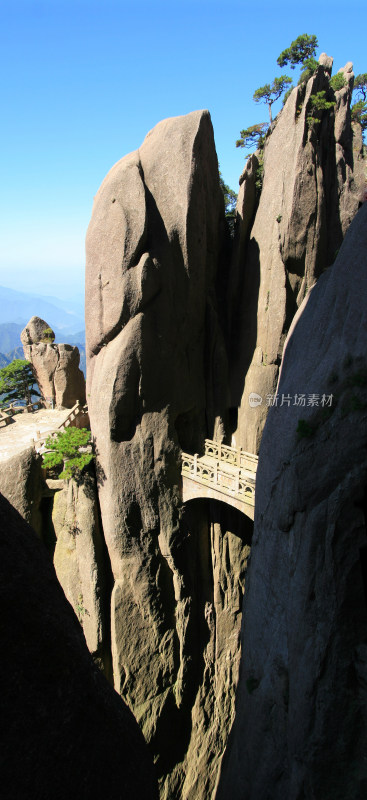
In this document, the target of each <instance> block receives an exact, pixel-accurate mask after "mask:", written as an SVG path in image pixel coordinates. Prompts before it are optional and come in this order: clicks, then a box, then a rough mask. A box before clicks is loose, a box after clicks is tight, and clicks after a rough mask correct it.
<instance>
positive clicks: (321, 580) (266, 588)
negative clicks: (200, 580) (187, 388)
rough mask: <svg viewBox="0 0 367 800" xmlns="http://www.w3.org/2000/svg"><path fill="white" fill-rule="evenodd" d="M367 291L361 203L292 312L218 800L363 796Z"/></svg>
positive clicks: (366, 226) (268, 433)
mask: <svg viewBox="0 0 367 800" xmlns="http://www.w3.org/2000/svg"><path fill="white" fill-rule="evenodd" d="M366 297H367V205H364V206H362V208H361V209H360V211H359V212H358V214H357V216H356V218H355V220H354V221H353V223H352V224H351V226H350V228H349V229H348V232H347V234H346V237H345V241H344V243H343V245H342V247H341V249H340V252H339V254H338V257H337V259H336V261H335V264H334V265H333V266H332V267H331V268H330V269H329V270H327V271H326V272H325V273H324V274H323V275H322V276H321V277H320V278H319V280H318V282H317V284H316V285H315V286H314V288H313V289H312V290H311V291H310V292H309V294H308V296H307V298H306V300H305V301H304V303H303V305H302V306H301V308H300V310H299V312H298V314H297V316H296V317H295V319H294V321H293V324H292V328H291V331H290V334H289V337H288V340H287V343H286V346H285V351H284V356H283V361H282V367H281V373H280V380H279V386H278V394H279V396H280V397H283V396H284V397H290V398H292V400H291V402H290V404H289V405H288V402H287V403H285V404H283V405H280V406H278V407H273V408H271V410H270V413H269V416H268V419H267V423H266V426H265V430H264V436H263V439H262V443H261V449H260V458H259V467H258V472H257V488H256V511H255V530H254V538H253V548H252V552H251V565H250V567H249V577H248V581H247V586H246V597H245V602H244V616H243V632H242V661H241V676H240V683H239V689H238V694H237V701H236V718H235V723H234V726H233V730H232V733H231V737H230V741H229V745H228V749H227V754H226V758H225V762H224V765H223V772H222V778H221V782H220V787H219V791H218V794H217V800H227V798H229V797H230V798H231V800H240V799H241V800H265V798H269V797H271V798H272V800H285V798H289V800H293V798H296V797H297V798H298V797H307V798H309V797H313V798H315V800H329V799H330V800H331V798H333V800H339V799H340V800H344V798H350V800H360V798H361V797H364V796H365V793H366V786H367V773H366V766H365V753H366V747H367V724H366V720H367V716H366V711H367V690H366V687H367V644H366V630H367V628H366V625H367V557H366V553H367V541H366V531H367V527H366V526H367V521H366V520H367V455H366V454H367V358H366V352H367V334H366V331H367V311H366ZM301 394H304V395H305V396H306V401H305V402H306V405H303V403H302V402H299V403H298V405H297V404H296V403H295V402H294V398H295V397H298V398H300V395H301ZM309 396H311V397H313V402H314V403H316V405H315V404H312V402H309V401H308V399H309ZM331 396H332V402H331V404H330V402H329V398H330V397H331Z"/></svg>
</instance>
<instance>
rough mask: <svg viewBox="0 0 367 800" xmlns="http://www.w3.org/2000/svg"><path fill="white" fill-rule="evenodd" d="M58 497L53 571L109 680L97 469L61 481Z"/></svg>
mask: <svg viewBox="0 0 367 800" xmlns="http://www.w3.org/2000/svg"><path fill="white" fill-rule="evenodd" d="M58 483H62V484H63V488H62V489H61V490H58V491H56V492H55V494H54V498H53V508H52V525H53V529H54V534H55V537H56V546H55V551H54V567H55V571H56V575H57V578H58V580H59V581H60V584H61V586H62V588H63V590H64V592H65V596H66V598H67V599H68V600H69V603H70V605H71V606H72V607H73V609H74V611H75V613H76V614H77V616H78V619H79V622H80V624H81V626H82V628H83V632H84V636H85V640H86V643H87V645H88V649H89V652H90V653H92V655H93V658H94V660H95V661H96V662H97V663H98V664H99V665H100V666H101V668H102V669H103V670H104V672H105V674H106V676H107V677H108V678H111V659H110V641H109V640H110V635H109V613H107V610H108V605H109V603H108V600H109V590H110V574H109V569H108V567H109V564H108V557H107V558H106V554H105V551H104V541H103V533H102V531H101V526H100V520H99V511H98V500H97V488H96V484H95V477H94V468H93V466H91V467H90V468H89V469H88V470H84V472H83V476H82V478H81V479H79V480H78V481H76V480H74V479H72V480H70V481H62V482H61V481H60V482H58Z"/></svg>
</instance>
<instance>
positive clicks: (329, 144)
mask: <svg viewBox="0 0 367 800" xmlns="http://www.w3.org/2000/svg"><path fill="white" fill-rule="evenodd" d="M321 61H322V64H321V65H320V67H319V69H318V72H317V73H316V75H314V76H313V77H312V78H311V79H310V80H309V81H308V83H307V84H301V85H300V86H298V87H296V88H295V89H294V90H293V92H292V93H291V95H290V97H289V99H288V101H287V103H286V105H285V106H284V108H283V110H282V111H281V112H280V114H278V117H277V119H276V121H275V123H274V124H273V126H272V129H271V133H270V135H269V136H268V137H267V140H266V144H265V151H264V154H263V159H264V165H263V184H262V189H261V194H260V195H259V193H258V197H257V198H256V197H254V191H255V190H254V184H255V181H256V178H257V182H258V183H259V180H260V178H261V175H260V172H261V170H260V171H259V167H258V166H256V162H255V161H254V157H253V156H252V157H251V158H250V161H249V163H248V165H247V167H246V170H245V173H244V175H243V180H242V186H241V188H240V193H239V197H238V206H237V218H238V226H237V239H236V242H235V248H234V260H233V265H232V269H231V278H230V288H229V298H230V314H231V344H230V351H231V406H232V407H233V408H238V425H237V428H236V431H235V433H234V443H235V444H236V445H237V446H238V445H239V446H241V447H243V448H244V449H245V450H248V451H250V452H258V449H259V444H260V440H261V435H262V430H263V426H264V423H265V419H266V414H267V411H268V407H267V400H266V398H267V395H273V394H274V392H275V387H276V383H277V379H278V371H279V364H280V360H281V356H282V351H283V346H284V341H285V337H286V334H287V332H288V330H289V327H290V324H291V321H292V319H293V317H294V315H295V313H296V311H297V308H298V307H299V305H300V304H301V302H302V300H303V298H304V297H305V295H306V293H307V291H308V290H309V288H310V287H311V286H312V285H313V283H314V282H315V281H316V280H317V279H318V277H319V276H320V274H321V272H322V271H323V270H324V269H325V268H327V267H328V266H330V264H332V263H333V261H334V259H335V257H336V254H337V252H338V249H339V248H340V245H341V243H342V240H343V237H344V235H345V232H346V230H347V229H348V226H349V224H350V222H351V220H352V219H353V217H354V215H355V213H356V211H357V209H358V204H359V200H360V191H361V186H362V183H363V181H364V175H363V160H362V139H361V132H360V126H354V129H353V130H352V126H351V119H350V100H351V91H352V85H353V72H352V65H351V64H347V65H346V67H345V68H344V70H342V72H343V74H344V77H345V83H346V85H345V88H343V89H341V90H340V91H338V92H336V94H335V95H334V93H333V91H332V90H331V88H330V84H329V71H330V63H329V62H330V60H328V58H327V57H326V56H325V54H323V57H322V59H321ZM321 91H324V92H326V97H329V99H334V100H335V102H336V105H335V111H329V112H328V113H325V114H324V115H323V117H322V119H321V122H320V123H319V124H314V125H312V126H310V124H309V123H308V121H307V118H308V116H309V114H310V110H311V96H312V95H314V94H315V93H317V92H321ZM358 127H359V130H358ZM258 155H259V154H258ZM253 218H254V219H253ZM252 219H253V222H252ZM239 276H240V277H239ZM232 299H233V301H232ZM253 392H255V393H257V394H258V395H260V396H261V397H262V398H263V402H262V403H261V404H259V405H258V406H257V407H252V408H250V407H249V396H250V394H251V393H253ZM268 402H270V399H269V398H268Z"/></svg>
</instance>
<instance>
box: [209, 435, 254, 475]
mask: <svg viewBox="0 0 367 800" xmlns="http://www.w3.org/2000/svg"><path fill="white" fill-rule="evenodd" d="M205 455H206V456H210V457H211V458H215V459H216V460H218V461H223V462H224V463H227V464H232V465H233V466H234V467H239V468H240V469H244V470H247V471H248V472H256V469H257V462H258V457H257V456H255V455H254V454H253V453H248V452H247V451H246V450H242V449H241V448H240V447H230V446H229V445H227V444H221V442H214V441H213V440H212V439H205Z"/></svg>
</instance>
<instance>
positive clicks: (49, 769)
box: [0, 495, 157, 800]
mask: <svg viewBox="0 0 367 800" xmlns="http://www.w3.org/2000/svg"><path fill="white" fill-rule="evenodd" d="M0 600H1V615H0V636H1V642H2V657H1V664H0V679H1V687H2V692H1V701H0V705H1V720H2V725H1V742H0V744H1V792H2V795H3V797H4V798H6V799H7V800H19V798H29V800H36V798H37V800H38V798H49V797H53V798H55V800H70V798H74V797H80V798H82V797H91V798H94V797H103V796H106V792H107V794H108V798H109V799H110V800H121V798H126V799H127V798H131V800H133V798H134V799H135V800H141V798H147V800H156V798H157V788H156V778H155V775H154V771H153V766H152V763H151V759H150V757H149V754H148V750H147V747H146V744H145V742H144V739H143V736H142V734H141V732H140V730H139V728H138V725H137V724H136V722H135V720H134V718H133V715H132V714H131V712H130V711H129V709H128V708H127V707H126V705H125V704H124V703H123V701H122V700H121V699H120V698H119V697H118V696H117V694H116V693H115V692H114V691H113V689H112V688H111V686H109V684H108V683H107V681H106V680H105V678H104V677H103V676H102V675H101V673H100V671H99V669H98V668H97V667H96V666H95V665H94V664H93V661H92V658H91V656H90V654H89V653H88V650H87V647H86V644H85V642H84V639H83V634H82V632H81V629H80V626H79V623H78V621H77V619H76V617H75V614H74V613H73V611H72V609H71V608H70V606H69V603H68V602H67V601H66V600H65V597H64V594H63V592H62V590H61V588H60V586H59V584H58V581H57V579H56V576H55V572H54V569H53V567H52V565H51V563H50V559H49V557H48V554H47V552H46V551H45V548H44V546H43V545H42V543H41V542H39V541H37V538H36V536H35V533H34V531H33V530H32V529H31V528H30V527H29V526H28V525H27V524H26V522H24V520H23V519H22V518H21V517H20V515H19V514H18V512H17V511H16V510H15V509H14V508H13V507H12V506H11V505H10V503H8V501H7V500H5V499H4V498H3V497H2V495H0Z"/></svg>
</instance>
